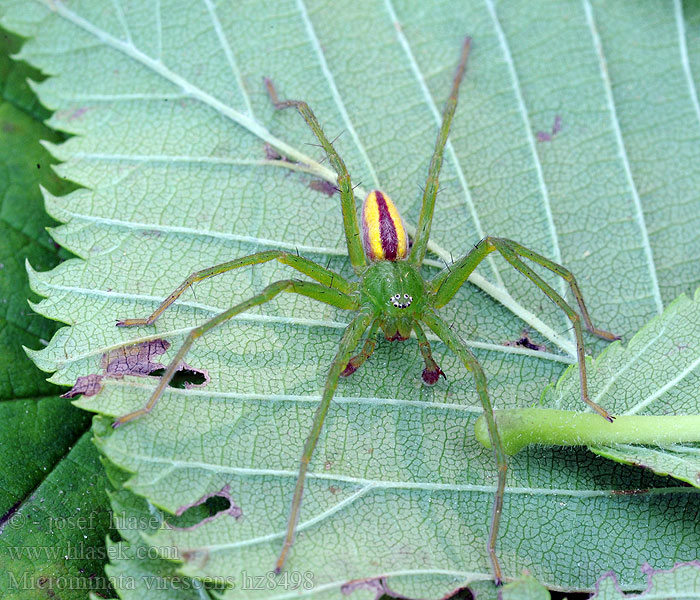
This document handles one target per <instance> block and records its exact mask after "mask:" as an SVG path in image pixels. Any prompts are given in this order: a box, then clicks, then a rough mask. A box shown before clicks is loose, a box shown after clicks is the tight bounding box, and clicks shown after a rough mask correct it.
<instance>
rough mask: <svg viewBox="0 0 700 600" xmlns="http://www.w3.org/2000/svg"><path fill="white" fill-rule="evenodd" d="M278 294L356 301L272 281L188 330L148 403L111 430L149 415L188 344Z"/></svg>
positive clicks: (350, 305)
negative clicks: (260, 290) (252, 294)
mask: <svg viewBox="0 0 700 600" xmlns="http://www.w3.org/2000/svg"><path fill="white" fill-rule="evenodd" d="M320 268H321V267H319V269H320ZM281 292H289V293H294V294H301V295H302V296H307V297H309V298H312V299H313V300H318V301H319V302H324V303H326V304H330V305H332V306H336V307H337V308H342V309H345V310H357V308H358V302H357V300H356V299H354V298H352V297H350V296H348V295H347V294H344V293H343V292H340V291H338V290H336V289H334V288H330V287H326V286H323V285H320V284H318V283H314V282H311V281H300V280H295V279H285V280H282V281H276V282H275V283H271V284H270V285H268V286H267V287H266V288H265V289H263V291H262V292H260V293H259V294H256V295H255V296H252V297H251V298H249V299H248V300H245V301H244V302H241V303H240V304H237V305H236V306H234V307H232V308H229V309H228V310H226V311H224V312H222V313H220V314H218V315H216V316H215V317H213V318H211V319H209V320H208V321H206V322H205V323H203V324H202V325H200V326H199V327H195V328H194V329H192V330H191V331H190V332H189V333H188V334H187V337H186V338H185V341H184V342H183V344H182V346H180V349H179V350H178V351H177V354H176V355H175V358H173V360H172V361H171V362H170V364H169V365H168V368H167V369H166V371H165V373H164V374H163V376H162V377H161V378H160V381H159V382H158V387H157V388H156V389H155V391H154V392H153V394H152V395H151V398H150V399H149V401H148V404H146V406H144V407H143V408H140V409H139V410H135V411H134V412H130V413H129V414H126V415H124V416H122V417H119V418H118V419H117V420H116V421H114V423H112V427H119V426H120V425H123V424H124V423H127V422H128V421H132V420H134V419H137V418H139V417H141V416H143V415H146V414H148V413H149V412H151V410H153V407H154V406H155V405H156V402H158V399H159V398H160V397H161V395H162V394H163V392H164V391H165V388H166V387H167V386H168V384H169V383H170V380H171V379H172V378H173V376H174V375H175V372H176V371H177V370H178V368H179V367H180V364H181V363H182V361H183V360H184V358H185V355H186V354H187V352H188V350H189V349H190V346H192V344H193V343H194V341H195V340H196V339H197V338H199V337H201V336H202V335H204V334H205V333H206V332H207V331H210V330H211V329H214V328H215V327H217V326H218V325H221V324H222V323H224V322H225V321H228V320H229V319H231V318H232V317H235V316H236V315H237V314H240V313H242V312H243V311H245V310H248V309H249V308H252V307H253V306H258V305H260V304H264V303H265V302H269V301H270V300H272V299H273V298H274V297H275V296H277V295H278V294H280V293H281Z"/></svg>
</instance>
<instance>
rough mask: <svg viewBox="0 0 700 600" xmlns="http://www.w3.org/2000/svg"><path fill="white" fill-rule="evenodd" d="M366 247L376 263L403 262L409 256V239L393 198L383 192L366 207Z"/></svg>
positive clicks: (371, 196) (371, 197) (367, 200)
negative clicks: (382, 261) (387, 261)
mask: <svg viewBox="0 0 700 600" xmlns="http://www.w3.org/2000/svg"><path fill="white" fill-rule="evenodd" d="M362 246H363V248H364V250H365V255H366V256H367V258H369V259H370V260H372V261H377V260H392V261H393V260H401V259H403V258H406V255H407V254H408V236H407V235H406V229H405V228H404V226H403V221H402V220H401V215H400V214H399V211H398V209H397V208H396V206H395V205H394V203H393V202H392V201H391V198H389V196H387V195H386V194H384V193H382V192H380V191H379V190H373V191H371V192H370V193H369V194H367V198H365V203H364V204H363V205H362Z"/></svg>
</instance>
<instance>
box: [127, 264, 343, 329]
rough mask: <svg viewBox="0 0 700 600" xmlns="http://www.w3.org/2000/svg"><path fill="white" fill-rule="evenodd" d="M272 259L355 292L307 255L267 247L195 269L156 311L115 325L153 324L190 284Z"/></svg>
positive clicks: (339, 287)
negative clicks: (212, 265) (211, 265)
mask: <svg viewBox="0 0 700 600" xmlns="http://www.w3.org/2000/svg"><path fill="white" fill-rule="evenodd" d="M271 260H278V261H279V262H281V263H282V264H284V265H289V266H290V267H292V268H293V269H296V270H297V271H299V272H301V273H303V274H304V275H308V276H309V277H311V279H315V280H316V281H318V282H319V283H320V284H322V285H325V286H327V287H329V288H333V289H336V290H338V291H340V292H343V293H344V294H351V293H352V292H353V291H355V289H357V285H356V284H352V283H350V282H348V281H346V280H345V279H344V278H343V277H341V276H340V275H338V274H337V273H335V272H333V271H330V270H329V269H326V268H324V267H322V266H321V265H318V264H316V263H315V262H313V261H311V260H309V259H308V258H303V257H301V256H297V255H296V254H290V253H289V252H284V251H282V250H266V251H264V252H257V253H255V254H250V255H248V256H244V257H242V258H237V259H236V260H230V261H227V262H225V263H221V264H220V265H216V266H214V267H209V268H208V269H202V270H201V271H195V272H194V273H192V274H191V275H190V276H189V277H187V279H185V281H183V282H182V283H181V284H180V285H179V286H178V287H177V289H176V290H175V291H174V292H173V293H172V294H170V295H169V296H168V297H167V298H166V299H165V300H164V301H163V302H162V303H161V304H160V306H158V308H156V310H155V311H153V313H152V314H151V316H150V317H148V318H146V319H123V320H121V321H117V326H119V327H133V326H135V325H152V324H153V323H154V322H155V321H156V320H157V319H158V318H159V317H160V316H161V315H162V314H163V313H164V312H165V310H166V309H167V308H168V307H169V306H170V305H171V304H172V303H173V302H175V300H177V299H178V298H179V297H180V295H181V294H182V292H184V291H185V290H186V289H187V288H189V287H190V286H192V284H194V283H196V282H198V281H202V280H204V279H208V278H209V277H214V276H216V275H220V274H221V273H226V272H227V271H232V270H233V269H239V268H240V267H248V266H251V265H257V264H261V263H266V262H268V261H271Z"/></svg>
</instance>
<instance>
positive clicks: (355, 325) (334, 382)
mask: <svg viewBox="0 0 700 600" xmlns="http://www.w3.org/2000/svg"><path fill="white" fill-rule="evenodd" d="M372 319H374V315H372V314H371V313H364V312H361V313H360V314H359V315H358V316H357V317H355V318H354V319H353V320H352V321H351V322H350V324H349V325H348V326H347V328H346V329H345V333H344V334H343V338H342V339H341V340H340V345H339V346H338V351H337V352H336V354H335V358H334V359H333V362H332V363H331V368H330V370H329V371H328V375H327V376H326V385H325V387H324V389H323V397H322V398H321V402H320V403H319V405H318V408H317V409H316V414H315V415H314V421H313V424H312V425H311V431H310V432H309V436H308V437H307V438H306V442H305V443H304V451H303V453H302V455H301V463H300V465H299V475H298V477H297V483H296V485H295V487H294V495H293V496H292V507H291V509H290V511H289V520H288V522H287V534H286V536H285V538H284V543H283V544H282V551H281V552H280V555H279V557H278V559H277V563H276V564H275V573H278V574H279V573H280V572H281V571H282V567H283V566H284V562H285V560H286V559H287V553H288V552H289V549H290V548H291V547H292V544H293V543H294V532H295V530H296V527H297V522H298V521H299V511H300V509H301V498H302V496H303V494H304V482H305V481H306V471H307V470H308V467H309V462H310V461H311V456H312V455H313V453H314V449H315V448H316V442H318V436H319V435H320V434H321V429H322V428H323V422H324V421H325V419H326V414H327V413H328V408H329V407H330V405H331V400H332V399H333V394H334V393H335V389H336V388H337V387H338V378H339V377H340V373H341V372H342V371H343V369H344V368H345V365H347V363H348V360H349V359H350V355H351V354H352V352H353V350H354V349H355V347H356V346H357V344H358V343H359V342H360V339H362V336H363V335H364V333H365V331H366V330H367V327H369V324H370V322H371V321H372Z"/></svg>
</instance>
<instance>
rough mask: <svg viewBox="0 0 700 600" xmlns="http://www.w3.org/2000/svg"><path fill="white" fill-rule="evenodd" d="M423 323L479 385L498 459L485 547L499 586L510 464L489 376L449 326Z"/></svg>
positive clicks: (428, 315) (431, 320) (428, 317)
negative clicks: (500, 532)
mask: <svg viewBox="0 0 700 600" xmlns="http://www.w3.org/2000/svg"><path fill="white" fill-rule="evenodd" d="M423 321H424V322H425V324H426V325H427V326H428V327H430V329H432V330H433V331H434V332H435V335H437V336H438V337H439V338H440V339H441V340H442V341H443V342H444V343H445V345H446V346H447V347H448V348H449V349H450V350H452V352H454V353H455V354H456V355H457V356H458V357H459V358H460V360H461V361H462V363H464V366H465V367H466V368H467V371H471V372H472V374H473V375H474V383H475V385H476V393H477V394H478V395H479V399H480V400H481V405H482V406H483V408H484V418H485V419H486V425H487V428H488V431H489V438H490V440H491V445H492V447H493V452H494V455H495V457H496V466H497V469H498V482H497V485H496V495H495V496H494V500H493V510H492V512H491V527H490V531H489V538H488V542H487V544H486V550H487V551H488V554H489V558H490V559H491V567H492V569H493V575H494V581H495V583H496V585H500V584H501V583H502V581H503V575H502V572H501V566H500V564H499V563H498V557H497V556H496V539H497V538H498V526H499V524H500V521H501V513H502V511H503V497H504V495H505V489H506V471H507V469H508V463H507V462H506V452H505V449H504V448H503V442H502V441H501V436H500V435H499V433H498V428H497V427H496V419H495V418H494V416H493V407H492V406H491V401H490V400H489V394H488V391H487V387H486V375H484V370H483V369H482V368H481V365H480V364H479V361H478V360H477V358H476V356H474V354H472V352H471V350H469V348H467V346H466V345H465V344H464V342H462V341H461V340H460V339H459V338H458V337H457V335H456V334H454V333H453V332H452V330H451V329H450V328H449V326H448V325H447V323H445V321H443V320H442V319H441V318H440V317H438V316H437V315H436V314H435V313H434V312H433V311H432V310H430V311H426V312H425V313H424V314H423Z"/></svg>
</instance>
